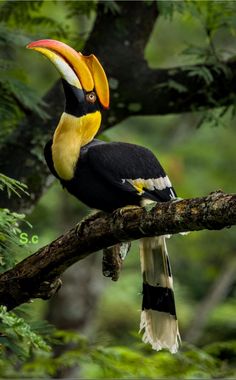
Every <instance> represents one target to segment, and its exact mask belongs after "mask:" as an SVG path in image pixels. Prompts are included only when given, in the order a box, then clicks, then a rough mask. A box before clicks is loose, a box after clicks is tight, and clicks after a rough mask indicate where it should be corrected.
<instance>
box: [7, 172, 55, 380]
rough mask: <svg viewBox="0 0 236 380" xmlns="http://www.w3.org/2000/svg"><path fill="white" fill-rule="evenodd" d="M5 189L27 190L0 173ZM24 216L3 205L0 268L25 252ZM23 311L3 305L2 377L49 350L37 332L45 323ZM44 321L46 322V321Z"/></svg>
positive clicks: (9, 192)
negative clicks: (28, 318) (32, 321)
mask: <svg viewBox="0 0 236 380" xmlns="http://www.w3.org/2000/svg"><path fill="white" fill-rule="evenodd" d="M4 189H7V192H8V196H11V195H12V194H14V195H15V196H16V195H17V196H20V193H19V191H21V192H24V193H26V194H28V193H27V192H26V186H25V185H24V184H22V183H20V182H19V181H16V180H14V179H12V178H8V177H6V176H5V175H3V174H1V175H0V190H1V191H3V190H4ZM24 218H25V215H24V214H18V213H15V212H11V211H9V210H8V209H0V272H3V271H5V270H7V269H9V268H10V267H12V266H13V265H14V264H15V263H16V257H15V256H16V254H19V253H22V252H21V250H22V251H23V249H22V247H21V246H20V242H19V234H20V233H21V227H20V224H22V221H23V220H24ZM28 225H29V223H28ZM26 251H27V250H26ZM24 253H25V248H24ZM20 313H22V311H21V309H20V308H19V309H18V311H17V312H16V313H13V312H8V311H7V309H6V307H5V306H1V305H0V331H1V333H0V373H1V377H2V376H13V375H14V376H15V373H17V370H16V368H17V367H18V366H20V365H21V363H22V362H23V361H25V360H26V359H27V358H30V357H31V356H32V354H33V353H34V354H35V353H36V351H37V350H39V351H40V350H41V351H44V352H45V351H46V352H48V351H49V350H50V347H49V345H48V344H47V343H46V341H45V340H44V339H43V338H42V337H41V335H40V334H39V333H37V328H38V326H40V325H42V323H39V324H35V325H34V328H32V326H31V325H30V324H29V323H27V321H26V319H25V318H23V317H20V316H19V315H17V314H20ZM44 325H45V326H46V324H44ZM45 326H44V327H45Z"/></svg>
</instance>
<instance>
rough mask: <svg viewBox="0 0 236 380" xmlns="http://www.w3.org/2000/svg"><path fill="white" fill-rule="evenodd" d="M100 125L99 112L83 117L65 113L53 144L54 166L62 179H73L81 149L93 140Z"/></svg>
mask: <svg viewBox="0 0 236 380" xmlns="http://www.w3.org/2000/svg"><path fill="white" fill-rule="evenodd" d="M100 124H101V113H100V112H99V111H96V112H93V113H89V114H87V115H84V116H81V117H76V116H73V115H69V114H67V113H65V112H63V114H62V115H61V119H60V121H59V124H58V126H57V128H56V130H55V133H54V135H53V143H52V160H53V165H54V168H55V170H56V172H57V174H58V175H59V177H60V178H61V179H64V180H70V179H72V178H73V176H74V170H75V166H76V163H77V161H78V159H79V155H80V149H81V147H82V146H84V145H86V144H88V143H89V142H90V141H92V140H93V138H94V136H95V135H96V133H97V131H98V129H99V127H100Z"/></svg>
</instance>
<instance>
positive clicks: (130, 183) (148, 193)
mask: <svg viewBox="0 0 236 380" xmlns="http://www.w3.org/2000/svg"><path fill="white" fill-rule="evenodd" d="M87 154H88V161H89V164H90V165H91V166H92V167H93V169H94V170H95V171H96V172H98V173H99V174H100V175H101V176H102V177H104V178H105V179H106V180H107V181H109V182H110V183H112V184H113V185H115V186H118V187H120V188H121V189H122V190H125V191H128V192H135V193H136V194H138V195H140V196H141V197H142V198H149V199H152V200H154V201H164V202H165V201H168V200H170V199H173V198H175V197H176V193H175V190H174V189H173V187H172V185H171V182H170V180H169V178H168V176H167V175H166V173H165V171H164V169H163V168H162V166H161V164H160V163H159V161H158V160H157V158H156V157H155V156H154V154H153V153H152V152H151V151H150V150H148V149H146V148H144V147H141V146H138V145H134V144H128V143H119V142H113V143H106V144H104V143H103V144H98V145H94V146H93V145H91V146H90V148H89V149H88V150H87Z"/></svg>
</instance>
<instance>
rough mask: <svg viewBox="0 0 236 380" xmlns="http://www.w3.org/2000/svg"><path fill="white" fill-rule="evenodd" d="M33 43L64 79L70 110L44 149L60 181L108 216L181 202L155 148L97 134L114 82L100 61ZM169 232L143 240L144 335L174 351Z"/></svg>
mask: <svg viewBox="0 0 236 380" xmlns="http://www.w3.org/2000/svg"><path fill="white" fill-rule="evenodd" d="M27 48H28V49H32V50H35V51H37V52H39V53H41V54H43V55H44V56H45V57H46V58H48V59H49V60H50V61H51V62H52V63H53V64H54V66H55V67H56V69H57V70H58V71H59V74H60V76H61V80H62V85H63V89H64V94H65V108H64V111H63V112H62V115H61V117H60V120H59V122H58V125H57V127H56V129H55V131H54V134H53V136H52V139H50V141H48V142H47V144H46V146H45V149H44V155H45V160H46V163H47V165H48V167H49V170H50V171H51V173H52V174H53V175H54V176H55V177H56V178H57V179H58V180H59V181H60V182H61V185H62V186H63V187H64V188H66V189H67V191H68V192H69V193H70V194H72V195H73V196H75V197H76V198H77V199H78V200H80V201H81V202H83V203H84V204H86V205H87V206H88V207H90V208H92V209H97V210H102V211H104V212H108V213H111V212H114V211H115V210H117V209H120V208H121V209H122V208H124V207H129V206H136V207H137V206H145V205H147V204H148V203H150V202H168V201H171V200H175V199H176V197H177V195H176V192H175V190H174V188H173V186H172V184H171V182H170V179H169V177H168V176H167V174H166V172H165V171H164V169H163V167H162V166H161V164H160V162H159V161H158V159H157V158H156V156H155V155H154V154H153V153H152V152H151V151H150V150H149V149H147V148H145V147H142V146H139V145H135V144H131V143H128V142H105V141H101V140H99V139H97V138H95V136H96V135H97V133H98V131H99V128H100V125H101V119H102V112H103V111H105V110H108V108H109V104H110V95H109V83H108V79H107V76H106V73H105V71H104V69H103V67H102V64H101V63H100V61H99V60H98V58H97V57H96V56H95V55H94V54H91V55H83V54H82V53H80V52H77V51H76V50H75V49H74V48H72V47H70V46H69V45H67V44H65V43H63V42H61V41H57V40H52V39H43V40H38V41H33V42H31V43H29V44H28V45H27ZM166 237H167V236H165V235H163V236H157V237H145V238H142V239H141V240H140V261H141V271H142V278H143V287H142V295H143V299H142V310H141V321H140V332H141V331H143V337H142V340H143V341H144V342H145V343H149V344H150V345H151V347H152V348H153V349H154V350H157V351H159V350H161V349H167V350H169V351H170V352H171V353H176V352H177V351H178V348H179V345H180V334H179V328H178V320H177V315H176V307H175V298H174V289H173V278H172V272H171V267H170V261H169V256H168V252H167V247H166Z"/></svg>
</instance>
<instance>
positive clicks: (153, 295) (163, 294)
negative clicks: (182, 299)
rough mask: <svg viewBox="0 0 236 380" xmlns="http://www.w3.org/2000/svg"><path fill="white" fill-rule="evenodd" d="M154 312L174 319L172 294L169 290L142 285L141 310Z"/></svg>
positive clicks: (174, 311)
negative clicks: (165, 314)
mask: <svg viewBox="0 0 236 380" xmlns="http://www.w3.org/2000/svg"><path fill="white" fill-rule="evenodd" d="M144 309H146V310H149V309H152V310H156V311H162V312H164V313H169V314H171V315H173V316H175V317H176V310H175V301H174V292H173V290H172V289H170V288H164V287H162V286H152V285H149V284H144V283H143V304H142V310H144Z"/></svg>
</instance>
